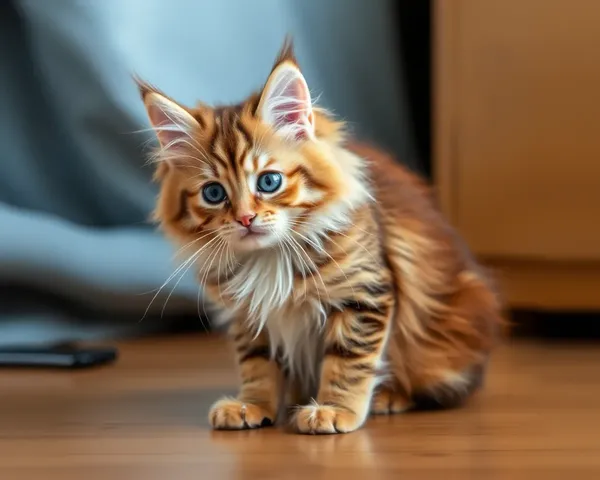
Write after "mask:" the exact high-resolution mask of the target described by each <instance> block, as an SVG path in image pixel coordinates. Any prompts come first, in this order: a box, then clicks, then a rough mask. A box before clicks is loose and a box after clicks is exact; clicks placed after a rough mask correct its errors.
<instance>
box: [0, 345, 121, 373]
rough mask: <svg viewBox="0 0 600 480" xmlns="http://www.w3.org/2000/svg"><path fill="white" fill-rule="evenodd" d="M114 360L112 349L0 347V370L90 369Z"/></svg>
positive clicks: (72, 346) (59, 346)
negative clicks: (17, 368) (21, 368)
mask: <svg viewBox="0 0 600 480" xmlns="http://www.w3.org/2000/svg"><path fill="white" fill-rule="evenodd" d="M116 359H117V349H116V348H114V347H77V346H75V345H56V346H43V347H0V368H3V367H4V368H14V367H31V368H72V369H76V368H90V367H95V366H99V365H103V364H107V363H111V362H114V361H115V360H116Z"/></svg>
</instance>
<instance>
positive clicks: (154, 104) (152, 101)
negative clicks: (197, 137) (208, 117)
mask: <svg viewBox="0 0 600 480" xmlns="http://www.w3.org/2000/svg"><path fill="white" fill-rule="evenodd" d="M134 80H135V82H136V83H137V86H138V88H139V90H140V94H141V96H142V100H143V102H144V105H145V106H146V112H147V113H148V118H149V120H150V124H151V125H152V128H153V129H154V131H155V132H156V136H157V138H158V141H159V142H160V145H161V147H162V148H163V149H168V148H171V147H173V146H175V145H177V144H178V143H179V142H182V143H183V142H184V141H185V140H186V139H189V138H190V137H191V135H192V133H193V132H194V131H197V129H199V128H200V124H199V123H198V121H197V120H196V119H195V118H194V116H193V115H192V114H191V113H190V112H189V111H188V110H187V109H186V108H185V107H183V106H181V105H179V104H178V103H177V102H175V101H174V100H172V99H171V98H169V97H167V96H166V95H165V94H163V93H162V92H160V91H159V90H157V89H156V88H154V87H152V86H151V85H149V84H148V83H146V82H144V81H143V80H140V79H139V78H137V77H134Z"/></svg>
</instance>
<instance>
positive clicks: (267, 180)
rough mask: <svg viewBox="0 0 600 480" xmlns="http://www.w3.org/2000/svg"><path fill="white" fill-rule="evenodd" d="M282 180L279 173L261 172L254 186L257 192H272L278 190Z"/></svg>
mask: <svg viewBox="0 0 600 480" xmlns="http://www.w3.org/2000/svg"><path fill="white" fill-rule="evenodd" d="M282 180H283V178H282V177H281V173H277V172H267V173H263V174H262V175H261V176H260V177H258V181H257V182H256V187H257V188H258V191H259V192H264V193H273V192H275V191H277V190H279V187H281V183H282Z"/></svg>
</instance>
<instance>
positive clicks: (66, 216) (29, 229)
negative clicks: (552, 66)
mask: <svg viewBox="0 0 600 480" xmlns="http://www.w3.org/2000/svg"><path fill="white" fill-rule="evenodd" d="M414 3H415V5H414V6H410V7H408V8H406V9H403V10H402V12H400V10H399V8H398V5H396V3H395V2H394V1H391V0H390V1H388V0H378V1H377V2H365V1H364V0H328V1H326V2H322V1H320V0H308V1H307V0H285V1H281V0H260V1H256V2H248V1H246V0H219V1H213V0H201V1H198V0H177V1H174V2H165V1H162V0H126V1H122V0H104V1H96V0H51V1H39V0H11V1H6V2H2V3H1V6H0V12H1V14H0V25H1V27H0V37H1V38H2V43H3V45H5V48H3V49H2V51H1V53H0V62H1V66H0V72H1V74H0V95H1V98H2V103H3V107H2V108H1V109H0V126H1V127H0V285H1V288H0V344H14V343H24V342H27V343H32V342H33V343H37V342H47V341H69V340H82V339H98V338H106V337H111V338H112V337H115V336H123V335H127V336H129V335H139V334H147V333H152V332H159V331H168V330H180V329H198V330H202V329H203V328H204V327H203V325H202V323H201V322H200V321H199V319H198V310H200V311H201V312H202V310H203V309H202V308H200V309H199V308H198V307H197V303H198V286H197V285H196V282H195V281H194V279H193V275H192V274H191V273H189V274H187V275H185V276H183V277H182V278H181V280H179V276H176V277H174V278H173V279H172V281H170V282H168V283H167V284H166V285H164V288H163V290H162V291H161V292H160V294H159V295H158V296H157V297H156V299H155V300H154V301H152V302H151V300H152V298H153V297H154V295H155V293H156V291H157V289H158V288H159V287H161V285H163V283H164V282H165V281H166V280H167V278H168V277H169V275H170V274H171V273H172V272H173V271H174V269H175V266H176V264H175V263H174V262H173V258H172V257H173V253H174V252H173V249H172V248H171V246H170V245H169V244H167V242H166V241H165V240H164V239H163V238H162V236H161V235H160V233H158V232H157V231H156V230H155V228H154V226H153V225H152V224H151V223H150V222H149V221H148V217H149V215H150V212H151V210H152V208H153V204H154V200H155V195H156V193H157V190H156V186H155V185H153V184H152V183H151V175H152V169H151V168H150V167H147V166H146V165H145V163H146V161H147V153H148V152H147V149H146V148H145V147H147V146H148V142H150V143H151V142H153V141H154V138H153V134H152V133H149V132H145V133H139V131H140V130H144V129H147V128H148V127H149V125H148V122H147V118H146V113H145V110H144V107H143V105H142V102H141V101H140V98H139V94H138V92H137V90H136V87H135V86H134V84H133V82H132V78H131V75H132V73H136V74H138V75H139V76H141V77H142V78H144V79H145V80H147V81H149V82H151V83H153V84H155V85H157V86H158V87H159V88H161V89H162V90H164V91H165V92H167V93H168V94H169V95H171V96H173V97H174V98H176V99H177V100H179V101H181V102H183V103H186V104H190V105H192V104H194V103H195V102H196V101H198V100H202V101H204V102H207V103H228V102H238V101H240V100H242V99H243V98H244V97H246V96H247V95H248V94H250V93H251V92H252V91H254V90H256V89H258V88H260V87H261V86H262V84H263V83H264V81H265V80H266V77H267V76H268V73H269V71H270V69H271V66H272V64H273V61H274V59H275V57H276V55H277V53H278V50H279V49H280V47H281V45H282V43H283V39H284V37H285V35H286V34H287V33H291V34H292V35H293V37H294V39H295V46H296V51H297V56H298V58H299V62H300V64H301V66H302V69H303V71H304V74H305V76H306V77H307V79H308V82H309V85H310V87H311V90H312V93H313V95H314V96H319V99H320V104H321V105H323V106H325V107H327V108H329V109H331V110H333V111H334V112H335V113H336V114H337V115H339V116H340V117H342V118H344V119H346V120H347V121H348V122H349V123H350V125H351V127H352V129H353V131H354V132H355V134H356V135H357V136H360V137H362V138H364V139H368V140H370V141H373V142H375V143H377V144H379V145H381V146H382V147H384V148H386V149H388V150H390V151H392V152H394V153H395V154H396V155H397V156H398V157H399V158H402V159H403V161H404V162H405V163H406V164H407V165H409V166H411V168H414V169H416V170H419V171H421V172H423V173H428V172H429V171H430V161H429V155H430V146H429V144H430V142H429V113H428V112H429V104H428V102H429V86H428V82H429V34H428V29H429V24H428V22H429V18H428V13H429V10H428V5H427V2H423V3H422V4H421V5H416V3H419V2H414ZM136 132H138V133H136ZM171 292H172V295H171V296H170V298H169V300H168V303H167V297H168V296H169V295H170V294H171ZM148 307H149V308H148ZM147 308H148V311H147V313H146V309H147ZM163 308H164V310H163ZM142 318H143V321H141V320H142ZM205 323H206V322H205Z"/></svg>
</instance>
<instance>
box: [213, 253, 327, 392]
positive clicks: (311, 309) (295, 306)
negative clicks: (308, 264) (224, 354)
mask: <svg viewBox="0 0 600 480" xmlns="http://www.w3.org/2000/svg"><path fill="white" fill-rule="evenodd" d="M292 262H293V260H292V259H291V258H290V256H289V255H288V254H286V252H285V251H282V250H279V249H273V250H270V251H265V252H260V253H259V254H256V255H255V256H253V257H251V258H249V259H246V261H245V262H244V264H243V265H241V266H240V267H239V270H238V271H237V272H236V275H235V276H234V277H232V278H231V279H229V280H228V281H227V282H226V283H224V284H222V285H221V288H222V293H223V295H225V296H227V297H228V298H230V299H231V300H232V302H231V305H232V307H233V310H234V311H235V313H236V316H242V317H245V318H246V321H247V322H248V328H249V329H251V330H252V331H255V332H257V333H258V332H261V331H264V332H265V333H266V334H267V335H268V336H269V340H270V344H271V349H272V352H273V354H275V352H278V353H279V354H280V355H281V357H282V360H283V361H284V363H285V364H286V366H287V367H288V369H289V371H290V373H291V374H292V375H298V376H301V377H302V378H306V380H307V381H314V380H315V378H316V376H317V373H318V372H317V366H318V362H319V359H320V357H321V345H322V342H321V337H322V335H321V334H322V331H323V327H324V325H325V321H326V310H325V307H324V305H323V303H322V302H321V298H320V296H319V295H318V293H317V292H316V291H315V288H316V286H319V279H318V276H317V277H316V279H313V277H311V276H307V277H306V279H303V278H302V276H300V277H299V276H298V273H297V272H298V268H299V266H298V265H293V264H292Z"/></svg>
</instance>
